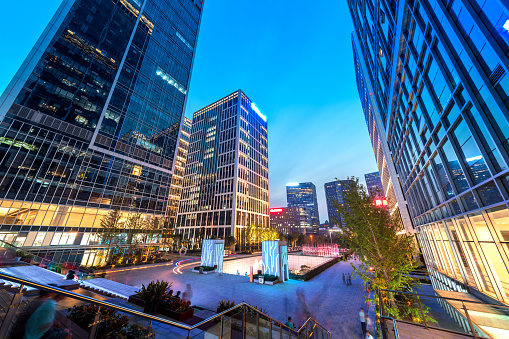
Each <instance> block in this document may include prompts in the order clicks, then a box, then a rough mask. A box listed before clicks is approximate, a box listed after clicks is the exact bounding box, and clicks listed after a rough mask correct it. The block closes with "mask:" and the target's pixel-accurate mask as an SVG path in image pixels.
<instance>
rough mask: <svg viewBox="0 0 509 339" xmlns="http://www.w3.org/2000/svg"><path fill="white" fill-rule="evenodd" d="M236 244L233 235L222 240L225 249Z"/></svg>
mask: <svg viewBox="0 0 509 339" xmlns="http://www.w3.org/2000/svg"><path fill="white" fill-rule="evenodd" d="M235 244H236V241H235V237H234V236H233V235H228V236H226V237H225V238H224V246H225V247H226V248H231V247H232V246H234V245H235Z"/></svg>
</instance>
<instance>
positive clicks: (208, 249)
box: [201, 239, 224, 272]
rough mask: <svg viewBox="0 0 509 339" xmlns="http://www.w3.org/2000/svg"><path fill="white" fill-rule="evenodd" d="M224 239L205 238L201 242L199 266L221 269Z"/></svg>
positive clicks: (220, 270)
mask: <svg viewBox="0 0 509 339" xmlns="http://www.w3.org/2000/svg"><path fill="white" fill-rule="evenodd" d="M223 256H224V240H216V239H206V240H203V243H202V251H201V266H209V267H216V268H217V269H218V271H219V272H222V270H223Z"/></svg>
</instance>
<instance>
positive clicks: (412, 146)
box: [348, 0, 509, 304]
mask: <svg viewBox="0 0 509 339" xmlns="http://www.w3.org/2000/svg"><path fill="white" fill-rule="evenodd" d="M348 4H349V6H350V12H351V15H352V19H353V23H354V26H355V30H354V32H352V44H353V51H354V62H355V71H356V75H357V87H358V90H359V96H360V99H361V103H362V107H363V110H364V116H365V119H366V123H367V125H368V131H369V135H370V138H371V141H372V145H373V149H374V150H375V157H376V161H377V163H378V167H379V171H380V175H381V177H382V183H383V186H384V188H385V192H386V194H387V195H388V196H387V198H389V203H390V210H391V212H392V213H394V214H393V215H394V216H398V214H397V213H396V212H398V213H400V216H401V221H402V224H404V225H405V227H406V229H407V231H412V229H413V227H412V223H413V225H415V227H416V231H417V233H418V239H419V243H420V245H421V246H422V251H423V254H424V258H425V260H426V265H427V266H428V270H429V271H430V277H431V279H432V280H431V281H432V283H433V286H434V287H435V288H436V289H451V290H454V291H465V292H472V293H474V294H478V293H479V292H482V293H485V294H486V295H488V296H489V297H491V298H494V299H497V300H498V301H499V302H502V303H506V304H507V303H509V284H508V283H507V282H508V281H509V271H508V267H509V257H508V255H507V254H508V252H507V249H508V248H509V228H508V226H507V225H509V209H508V207H507V206H508V205H507V204H508V203H509V185H508V178H509V176H508V172H507V169H508V167H509V147H508V140H509V119H508V118H509V100H508V93H509V74H508V73H509V58H508V53H507V51H508V50H509V11H508V7H507V2H505V1H500V0H485V1H484V0H483V1H469V0H455V1H443V0H438V1H436V0H412V1H410V0H404V1H390V2H389V1H378V0H368V1H360V0H351V1H349V2H348ZM405 198H406V200H405ZM407 201H408V210H407V208H406V206H407ZM410 219H411V220H410ZM482 299H484V300H488V298H486V296H482Z"/></svg>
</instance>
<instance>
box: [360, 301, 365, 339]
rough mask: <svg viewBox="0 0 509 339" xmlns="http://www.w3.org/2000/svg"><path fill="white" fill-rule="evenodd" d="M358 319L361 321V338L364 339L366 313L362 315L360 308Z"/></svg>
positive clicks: (362, 311)
mask: <svg viewBox="0 0 509 339" xmlns="http://www.w3.org/2000/svg"><path fill="white" fill-rule="evenodd" d="M359 318H360V321H361V329H362V337H363V338H365V337H366V313H364V309H363V308H362V307H361V310H360V312H359Z"/></svg>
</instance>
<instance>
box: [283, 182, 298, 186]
mask: <svg viewBox="0 0 509 339" xmlns="http://www.w3.org/2000/svg"><path fill="white" fill-rule="evenodd" d="M286 186H299V183H298V182H289V183H288V184H286Z"/></svg>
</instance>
